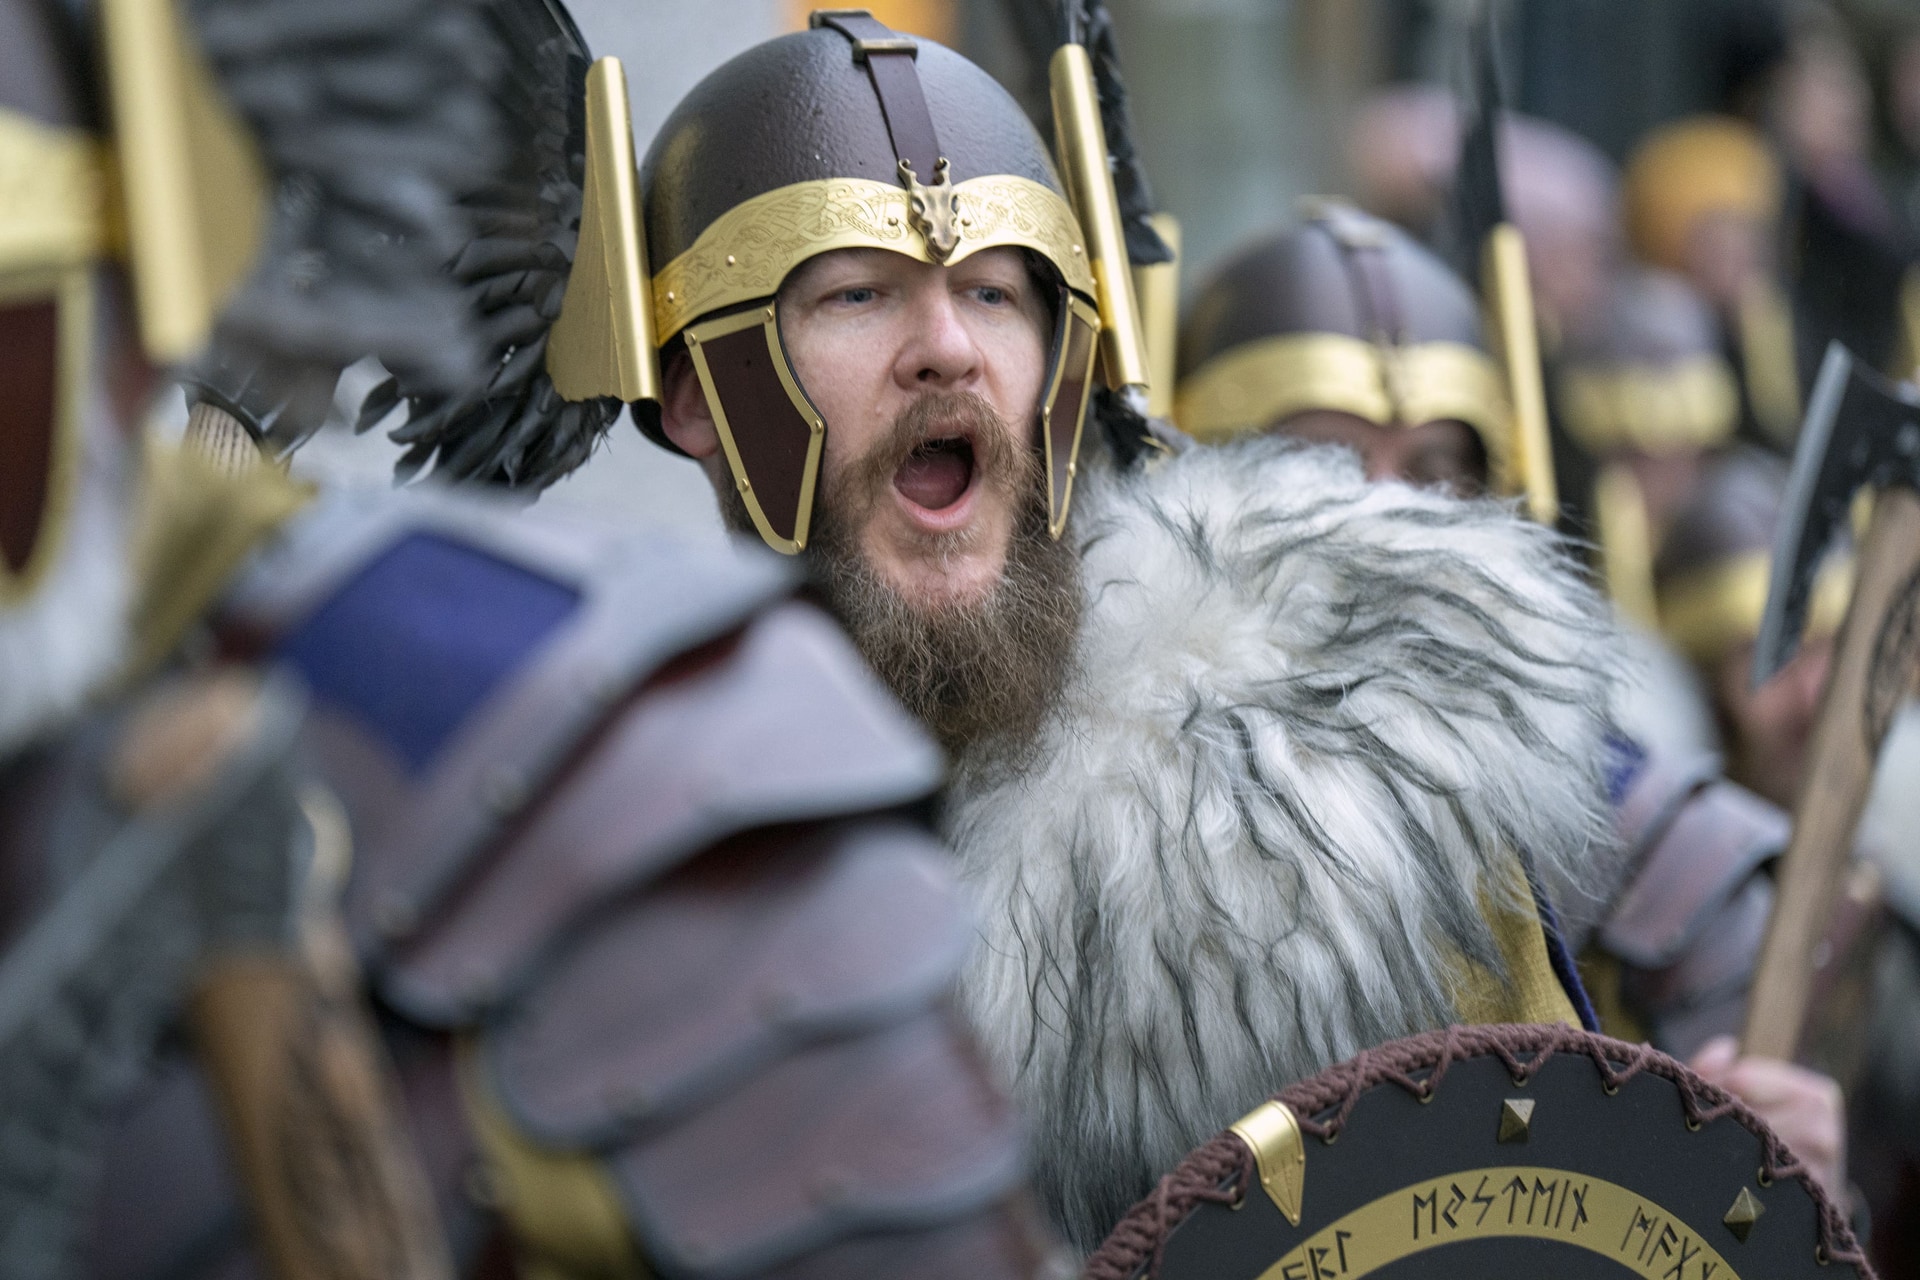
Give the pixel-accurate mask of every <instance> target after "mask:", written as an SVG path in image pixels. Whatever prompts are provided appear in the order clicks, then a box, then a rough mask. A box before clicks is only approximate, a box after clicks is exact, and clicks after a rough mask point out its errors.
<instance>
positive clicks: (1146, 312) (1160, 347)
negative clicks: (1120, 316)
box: [1133, 213, 1180, 418]
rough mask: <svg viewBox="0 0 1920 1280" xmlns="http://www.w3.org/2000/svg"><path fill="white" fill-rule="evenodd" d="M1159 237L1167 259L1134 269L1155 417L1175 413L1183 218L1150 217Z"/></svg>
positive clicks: (1150, 407)
mask: <svg viewBox="0 0 1920 1280" xmlns="http://www.w3.org/2000/svg"><path fill="white" fill-rule="evenodd" d="M1148 221H1149V222H1151V223H1152V224H1153V229H1154V230H1155V231H1157V232H1159V233H1160V239H1161V240H1162V241H1163V242H1164V243H1165V244H1166V246H1167V248H1169V249H1171V250H1172V251H1173V257H1172V258H1170V259H1169V260H1167V261H1166V262H1149V263H1145V264H1143V265H1140V266H1136V267H1134V269H1133V296H1134V300H1135V301H1137V302H1138V303H1139V304H1140V331H1141V333H1142V334H1143V335H1145V337H1146V341H1147V367H1148V373H1149V377H1150V378H1151V379H1152V381H1151V382H1150V383H1149V384H1148V388H1147V412H1148V413H1150V414H1152V415H1153V416H1154V417H1156V418H1171V417H1172V416H1173V384H1174V381H1175V369H1176V367H1177V357H1178V354H1179V346H1180V220H1179V219H1178V218H1176V217H1174V216H1173V215H1172V214H1170V213H1156V214H1154V215H1153V216H1152V217H1150V218H1149V219H1148Z"/></svg>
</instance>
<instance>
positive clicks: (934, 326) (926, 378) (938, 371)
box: [894, 273, 980, 390]
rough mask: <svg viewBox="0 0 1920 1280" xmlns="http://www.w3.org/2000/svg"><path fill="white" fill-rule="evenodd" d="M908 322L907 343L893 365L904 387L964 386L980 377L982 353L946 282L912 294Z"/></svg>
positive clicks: (918, 388)
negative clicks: (976, 376) (978, 375)
mask: <svg viewBox="0 0 1920 1280" xmlns="http://www.w3.org/2000/svg"><path fill="white" fill-rule="evenodd" d="M943 274H944V273H943ZM907 320H908V326H909V327H908V336H907V341H906V342H905V343H904V344H903V345H902V346H901V348H900V358H899V360H898V361H896V362H895V365H894V379H895V381H897V382H898V383H899V384H900V385H901V386H902V387H904V388H907V389H909V390H924V389H927V388H929V387H933V388H942V389H945V388H958V387H964V386H966V385H967V384H968V383H969V382H971V381H972V380H973V378H974V377H975V375H976V374H978V372H979V368H980V350H979V348H978V347H977V346H976V345H975V344H974V341H973V335H972V334H971V333H970V332H969V331H968V330H967V326H966V322H965V321H964V319H963V318H962V317H961V315H960V307H959V303H958V301H957V300H956V299H955V298H954V296H953V294H952V292H951V291H950V290H948V288H947V287H946V284H945V282H944V281H941V282H939V283H938V284H930V285H929V286H928V287H924V288H920V289H916V290H915V291H914V292H913V294H912V295H911V299H910V306H909V314H908V317H907Z"/></svg>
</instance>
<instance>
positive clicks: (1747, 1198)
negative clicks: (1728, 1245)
mask: <svg viewBox="0 0 1920 1280" xmlns="http://www.w3.org/2000/svg"><path fill="white" fill-rule="evenodd" d="M1766 1211H1767V1206H1765V1205H1763V1204H1761V1203H1760V1200H1759V1198H1758V1197H1756V1196H1755V1195H1754V1194H1753V1192H1751V1191H1749V1190H1747V1189H1746V1188H1745V1187H1742V1188H1740V1194H1739V1195H1737V1196H1735V1197H1734V1198H1733V1208H1731V1209H1729V1210H1727V1216H1726V1217H1724V1218H1722V1219H1720V1221H1722V1222H1724V1223H1726V1224H1727V1230H1729V1231H1731V1232H1733V1238H1734V1239H1736V1240H1738V1241H1739V1242H1740V1243H1741V1244H1745V1243H1746V1242H1747V1237H1748V1236H1750V1235H1752V1234H1753V1224H1754V1223H1756V1222H1758V1221H1760V1215H1761V1214H1763V1213H1765V1212H1766Z"/></svg>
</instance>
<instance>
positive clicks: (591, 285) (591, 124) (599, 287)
mask: <svg viewBox="0 0 1920 1280" xmlns="http://www.w3.org/2000/svg"><path fill="white" fill-rule="evenodd" d="M586 115H587V172H586V180H585V182H584V184H583V186H582V189H581V205H580V244H579V248H578V249H577V250H576V251H575V253H574V258H573V268H572V270H571V271H570V272H569V273H568V275H567V293H566V299H565V301H564V302H562V303H561V306H560V318H559V319H558V320H556V321H554V325H553V330H552V332H551V333H550V334H549V336H548V338H547V376H549V377H550V378H552V379H553V387H554V390H556V391H558V392H559V393H560V394H561V396H562V397H563V398H565V399H568V400H591V399H594V398H596V397H599V396H614V397H617V398H618V399H621V400H625V401H628V402H632V401H636V400H658V399H659V398H660V367H659V357H658V355H657V354H656V349H655V343H654V322H653V282H652V278H651V276H650V274H649V272H648V270H647V237H646V233H645V231H644V230H643V228H642V226H641V222H640V184H639V176H638V173H639V170H638V165H637V164H636V162H635V160H634V151H633V117H632V114H631V109H630V108H629V106H628V103H627V73H626V70H625V68H624V67H622V66H621V63H620V59H618V58H601V59H599V60H598V61H597V62H595V63H594V64H593V66H592V67H591V68H590V69H588V71H587V112H586Z"/></svg>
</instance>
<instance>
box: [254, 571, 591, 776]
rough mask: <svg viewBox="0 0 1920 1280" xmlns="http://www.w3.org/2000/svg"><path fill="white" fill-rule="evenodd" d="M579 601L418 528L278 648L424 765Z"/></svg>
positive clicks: (324, 691)
mask: <svg viewBox="0 0 1920 1280" xmlns="http://www.w3.org/2000/svg"><path fill="white" fill-rule="evenodd" d="M579 603H580V593H579V592H578V591H576V590H574V589H573V588H572V587H569V586H567V585H565V584H564V583H560V582H555V581H554V580H553V579H551V578H546V577H542V576H541V575H540V574H538V573H534V572H532V571H530V570H528V569H524V568H522V567H520V566H519V565H516V564H511V563H509V562H507V561H505V560H502V559H499V558H498V557H496V556H493V555H491V554H489V553H487V552H485V551H481V550H479V549H477V548H475V547H472V546H468V545H466V544H465V543H461V542H455V541H453V540H451V539H449V538H446V537H442V536H440V535H437V534H430V533H412V534H408V535H407V536H406V537H404V538H402V539H401V540H400V541H399V542H396V543H395V544H394V545H392V546H391V547H388V548H387V549H386V550H385V551H383V552H381V553H380V555H378V556H377V557H375V558H374V559H373V560H372V561H371V562H370V563H368V564H367V565H366V566H365V567H364V568H362V569H361V570H360V571H359V572H358V573H357V574H355V575H354V576H353V577H352V578H351V579H350V580H349V581H348V582H347V583H346V585H345V586H343V587H342V588H341V589H340V590H339V591H337V592H336V593H335V594H334V595H333V596H332V597H331V598H329V599H328V600H327V602H326V603H325V604H323V605H321V606H320V608H319V609H318V610H317V611H316V612H315V613H314V614H313V615H312V616H311V617H309V618H308V619H307V620H306V621H305V622H303V623H301V624H300V625H299V626H298V627H296V628H295V629H294V630H293V631H292V632H291V633H289V634H288V635H287V637H286V639H285V640H284V641H283V642H282V644H281V645H280V648H279V652H278V655H277V656H278V657H280V658H281V659H282V660H283V661H286V662H289V663H291V664H292V665H293V666H294V667H296V668H297V669H298V670H299V672H300V674H301V675H302V676H303V677H304V678H305V679H306V681H307V684H308V685H309V687H311V689H312V690H313V694H314V697H315V698H316V699H317V700H319V701H320V702H323V703H327V704H329V705H332V706H334V707H337V708H339V709H340V710H342V711H345V712H347V713H349V714H350V715H352V716H354V717H355V718H356V719H358V720H360V721H361V722H362V723H363V724H365V725H366V726H367V727H368V728H369V729H372V730H373V731H374V732H375V733H377V734H379V735H380V737H381V738H382V739H383V740H384V741H385V742H386V744H387V745H388V746H389V747H391V748H392V749H393V751H394V752H395V753H396V754H397V755H398V756H399V757H400V758H401V759H402V760H404V761H405V762H406V764H407V767H408V768H409V769H410V770H412V771H413V772H415V773H418V772H420V771H421V770H422V769H423V768H424V767H425V766H426V765H427V763H428V762H429V761H431V760H432V759H433V757H434V756H435V755H436V754H437V753H438V752H439V750H440V748H441V746H442V745H443V744H444V743H445V742H446V741H447V739H448V738H449V737H451V736H452V735H453V732H454V731H455V730H456V729H458V728H459V727H460V725H461V723H462V722H463V721H465V720H466V718H467V716H468V715H469V714H470V713H471V712H472V711H473V709H474V708H475V707H477V706H478V705H479V704H480V703H481V702H482V701H483V700H485V698H486V697H487V695H488V694H490V693H492V692H493V690H494V688H495V687H496V686H497V685H499V684H500V682H501V681H502V680H503V679H505V678H506V677H507V676H508V675H510V674H511V673H512V672H513V671H514V670H515V669H517V668H518V667H519V666H520V665H521V663H522V662H523V661H524V659H525V658H526V656H527V655H528V654H529V653H530V652H532V650H533V649H534V648H535V646H537V645H539V644H540V642H541V641H543V640H544V639H546V638H547V636H548V635H549V634H551V633H552V632H553V631H554V629H555V628H556V627H558V626H559V625H560V624H561V623H562V622H563V621H565V620H566V618H567V616H568V615H569V614H571V613H572V612H573V610H574V609H575V607H577V606H578V605H579Z"/></svg>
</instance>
